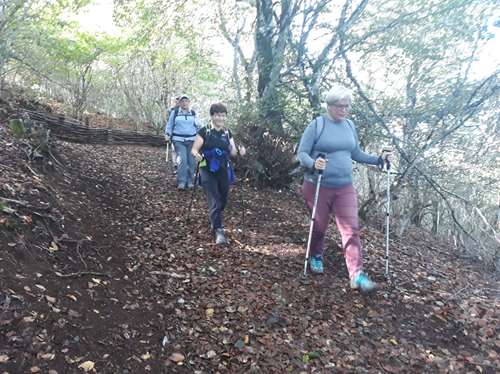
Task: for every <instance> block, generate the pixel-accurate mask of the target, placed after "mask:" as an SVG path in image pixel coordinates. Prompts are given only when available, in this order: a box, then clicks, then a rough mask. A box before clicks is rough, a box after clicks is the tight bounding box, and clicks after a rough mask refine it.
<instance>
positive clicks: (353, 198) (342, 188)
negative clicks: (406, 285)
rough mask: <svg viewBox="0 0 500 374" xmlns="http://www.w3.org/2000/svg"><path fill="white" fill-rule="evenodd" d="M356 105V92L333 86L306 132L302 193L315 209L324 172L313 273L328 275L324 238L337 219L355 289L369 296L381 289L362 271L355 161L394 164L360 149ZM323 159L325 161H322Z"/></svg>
mask: <svg viewBox="0 0 500 374" xmlns="http://www.w3.org/2000/svg"><path fill="white" fill-rule="evenodd" d="M351 101H352V93H351V91H350V90H349V89H348V88H346V87H343V86H340V85H336V86H334V87H333V88H332V89H331V90H330V91H329V92H328V93H327V94H326V96H325V102H326V109H327V111H326V113H325V115H322V116H319V117H317V118H316V119H314V120H313V121H312V122H311V123H309V125H308V126H307V127H306V129H305V130H304V133H303V134H302V138H301V140H300V144H299V149H298V155H297V156H298V159H299V162H300V164H301V165H302V166H303V167H305V168H306V173H305V175H304V183H303V185H302V191H303V194H304V198H305V200H306V203H307V206H308V208H309V209H312V208H313V201H314V196H315V190H316V181H317V180H318V172H319V171H320V170H321V171H322V178H321V179H320V181H321V182H320V186H319V195H318V201H317V207H316V215H315V217H314V218H313V220H314V221H313V229H312V234H311V244H310V250H311V260H310V269H311V271H312V272H313V273H316V274H321V273H323V253H324V250H325V248H324V242H325V234H326V230H327V227H328V223H329V221H330V216H331V215H332V214H333V215H334V217H335V221H336V224H337V227H338V229H339V231H340V235H341V237H342V248H343V251H344V256H345V261H346V265H347V270H348V272H349V278H350V286H351V288H354V289H360V290H361V291H363V292H369V291H372V290H374V289H375V288H376V284H375V283H374V282H373V281H371V280H370V278H369V277H368V275H367V274H366V273H365V272H364V271H363V258H362V248H361V241H360V237H359V223H358V204H357V195H356V191H355V189H354V187H353V183H352V160H354V161H357V162H360V163H363V164H369V165H377V166H379V167H380V168H382V167H383V165H384V162H386V161H390V160H391V158H392V154H391V153H390V152H387V151H384V152H382V155H381V156H373V155H369V154H366V153H364V152H363V151H362V150H361V149H360V146H359V140H358V135H357V132H356V128H355V127H354V124H353V123H352V121H351V120H349V119H347V118H346V117H347V115H348V113H349V110H350V108H351ZM320 154H321V155H324V157H318V156H319V155H320ZM316 171H317V172H316Z"/></svg>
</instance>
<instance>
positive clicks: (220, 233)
mask: <svg viewBox="0 0 500 374" xmlns="http://www.w3.org/2000/svg"><path fill="white" fill-rule="evenodd" d="M215 244H217V245H222V244H227V240H226V237H225V236H224V229H222V228H220V229H216V230H215Z"/></svg>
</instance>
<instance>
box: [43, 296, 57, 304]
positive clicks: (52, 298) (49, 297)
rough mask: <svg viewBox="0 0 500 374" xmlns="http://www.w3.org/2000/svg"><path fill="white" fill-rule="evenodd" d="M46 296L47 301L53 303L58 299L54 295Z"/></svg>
mask: <svg viewBox="0 0 500 374" xmlns="http://www.w3.org/2000/svg"><path fill="white" fill-rule="evenodd" d="M45 298H46V299H47V301H48V302H49V303H52V304H55V302H56V300H57V299H56V298H55V297H52V296H45Z"/></svg>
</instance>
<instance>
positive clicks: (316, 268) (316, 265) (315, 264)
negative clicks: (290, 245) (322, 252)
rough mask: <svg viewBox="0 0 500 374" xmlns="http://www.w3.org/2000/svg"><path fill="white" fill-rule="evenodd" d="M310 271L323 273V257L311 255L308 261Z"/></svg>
mask: <svg viewBox="0 0 500 374" xmlns="http://www.w3.org/2000/svg"><path fill="white" fill-rule="evenodd" d="M309 267H310V268H311V271H312V272H313V273H316V274H323V257H321V256H312V257H311V262H310V263H309Z"/></svg>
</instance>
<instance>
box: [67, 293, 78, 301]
mask: <svg viewBox="0 0 500 374" xmlns="http://www.w3.org/2000/svg"><path fill="white" fill-rule="evenodd" d="M66 297H67V298H68V299H71V300H73V301H77V300H78V299H77V298H76V296H75V295H72V294H70V293H69V294H67V295H66Z"/></svg>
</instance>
